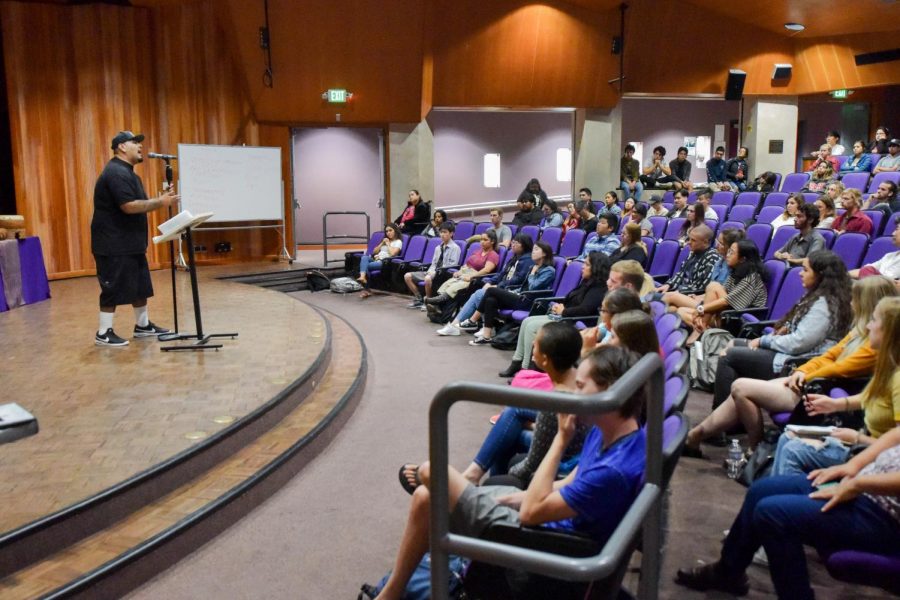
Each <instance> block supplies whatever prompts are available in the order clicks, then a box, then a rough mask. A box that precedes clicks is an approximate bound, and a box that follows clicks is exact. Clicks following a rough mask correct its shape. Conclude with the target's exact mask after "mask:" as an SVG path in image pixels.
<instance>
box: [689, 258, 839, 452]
mask: <svg viewBox="0 0 900 600" xmlns="http://www.w3.org/2000/svg"><path fill="white" fill-rule="evenodd" d="M800 278H801V281H802V284H803V287H805V288H806V294H805V295H804V296H803V297H802V298H801V299H800V301H799V302H798V303H797V304H796V305H794V307H793V308H791V310H790V311H788V313H787V314H786V315H785V316H784V317H783V318H782V319H780V320H779V321H778V322H777V323H776V324H775V333H769V334H766V335H763V336H762V337H759V338H756V339H752V340H746V339H741V338H738V339H735V340H732V341H731V342H730V343H729V345H728V346H727V348H726V350H725V352H724V353H723V354H722V356H721V357H720V358H719V363H718V367H717V369H716V381H715V386H714V390H713V407H714V410H713V412H712V414H710V415H709V416H708V417H706V419H704V420H703V422H701V423H700V424H699V425H697V426H696V427H694V428H693V429H691V431H690V432H689V433H688V439H687V445H686V452H687V454H686V455H691V454H693V455H694V456H697V455H699V450H698V449H699V445H700V442H701V441H703V440H705V439H707V438H709V437H712V436H714V435H717V434H720V433H722V432H724V431H728V430H729V429H731V428H732V427H734V426H735V425H737V424H738V423H739V422H740V423H742V424H743V425H744V428H745V429H746V430H747V433H748V441H749V443H750V447H751V448H755V447H756V445H757V444H758V443H759V441H760V440H761V439H762V433H763V421H762V413H761V412H760V409H761V408H765V409H767V410H775V411H787V410H792V409H793V407H794V404H796V401H794V404H790V405H788V402H786V401H785V397H784V396H774V395H773V396H769V395H765V396H764V394H763V393H761V391H760V390H763V389H764V390H766V392H772V389H770V388H768V387H765V386H764V387H763V388H759V387H758V385H757V384H760V383H762V384H767V383H769V382H770V380H772V379H775V378H776V377H778V376H780V374H781V372H782V371H783V369H784V367H785V364H786V363H787V361H788V360H795V359H798V358H803V357H806V356H815V355H818V354H822V353H823V352H825V351H826V350H828V349H829V348H831V347H832V346H834V345H835V344H836V343H838V341H839V340H840V339H841V338H842V337H844V336H845V335H846V333H847V331H848V330H849V329H850V326H851V325H852V314H851V308H850V278H849V276H848V275H847V268H846V267H845V266H844V262H843V261H842V260H841V259H840V257H839V256H837V255H836V254H834V253H833V252H830V251H828V250H819V251H818V252H813V253H812V254H810V255H809V257H807V258H805V259H804V260H803V272H802V274H801V276H800ZM782 381H783V380H782ZM773 393H774V392H773Z"/></svg>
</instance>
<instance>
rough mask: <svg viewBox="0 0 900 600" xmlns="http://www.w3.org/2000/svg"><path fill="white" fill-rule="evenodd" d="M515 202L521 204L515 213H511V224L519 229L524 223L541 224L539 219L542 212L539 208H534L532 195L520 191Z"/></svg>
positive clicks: (542, 216) (541, 216) (542, 214)
mask: <svg viewBox="0 0 900 600" xmlns="http://www.w3.org/2000/svg"><path fill="white" fill-rule="evenodd" d="M516 202H517V204H519V205H521V208H520V209H519V211H518V212H517V213H516V214H515V215H513V220H512V222H513V225H515V226H516V227H518V228H519V229H521V228H522V227H525V226H526V225H540V224H541V219H543V218H544V213H542V212H541V209H539V208H535V206H534V196H533V195H532V194H529V193H527V192H522V193H521V194H520V195H519V199H518V200H517V201H516Z"/></svg>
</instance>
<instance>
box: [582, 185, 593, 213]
mask: <svg viewBox="0 0 900 600" xmlns="http://www.w3.org/2000/svg"><path fill="white" fill-rule="evenodd" d="M578 199H579V200H581V201H582V202H589V203H590V204H591V206H593V207H594V209H595V210H596V208H597V205H596V204H594V192H592V191H591V188H586V187H583V188H581V189H580V190H578Z"/></svg>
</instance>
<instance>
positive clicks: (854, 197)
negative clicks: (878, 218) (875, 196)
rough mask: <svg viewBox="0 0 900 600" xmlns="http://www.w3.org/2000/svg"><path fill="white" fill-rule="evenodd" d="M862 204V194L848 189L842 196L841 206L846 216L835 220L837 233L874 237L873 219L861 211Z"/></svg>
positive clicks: (840, 216)
mask: <svg viewBox="0 0 900 600" xmlns="http://www.w3.org/2000/svg"><path fill="white" fill-rule="evenodd" d="M861 202H862V194H861V193H860V191H859V190H856V189H853V188H848V189H846V190H844V193H843V194H841V204H842V205H843V207H844V211H845V212H844V214H842V215H838V216H837V217H835V219H834V225H833V226H832V229H834V231H836V232H837V233H845V232H847V231H854V232H857V233H865V234H866V235H872V228H873V227H874V225H873V224H872V219H870V218H869V215H867V214H866V213H864V212H863V211H862V210H861V209H860V206H859V205H860V204H861Z"/></svg>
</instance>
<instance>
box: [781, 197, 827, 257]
mask: <svg viewBox="0 0 900 600" xmlns="http://www.w3.org/2000/svg"><path fill="white" fill-rule="evenodd" d="M818 221H819V211H818V209H817V208H816V207H815V206H813V205H812V204H804V205H802V206H801V207H799V208H798V209H797V213H796V215H794V227H796V228H797V234H796V235H794V236H793V237H792V238H791V239H789V240H788V241H787V242H786V243H785V244H784V246H782V247H781V248H779V249H778V250H777V251H776V252H775V254H774V256H775V258H777V259H778V260H783V261H786V262H788V263H790V264H792V265H799V264H800V263H802V262H803V259H804V258H806V257H807V256H809V255H810V254H812V253H813V252H815V251H816V250H824V249H825V238H824V237H822V234H821V233H819V232H818V231H816V229H815V227H816V224H817V223H818Z"/></svg>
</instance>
